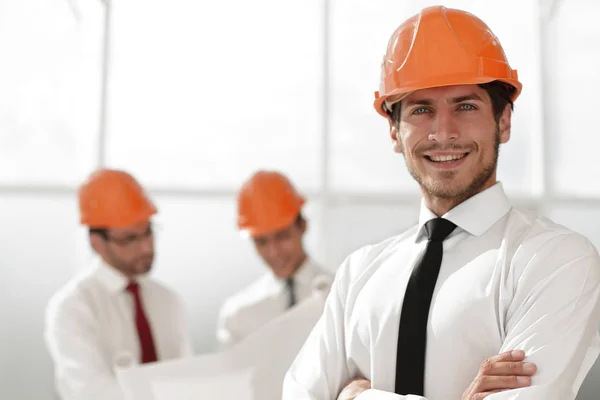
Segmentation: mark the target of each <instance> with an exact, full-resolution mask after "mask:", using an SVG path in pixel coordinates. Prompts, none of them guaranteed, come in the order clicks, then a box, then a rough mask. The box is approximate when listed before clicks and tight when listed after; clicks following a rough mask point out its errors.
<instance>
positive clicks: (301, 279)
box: [270, 256, 317, 287]
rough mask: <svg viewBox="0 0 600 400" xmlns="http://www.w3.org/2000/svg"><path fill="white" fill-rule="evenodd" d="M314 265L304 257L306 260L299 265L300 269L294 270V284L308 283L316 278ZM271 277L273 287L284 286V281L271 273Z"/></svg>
mask: <svg viewBox="0 0 600 400" xmlns="http://www.w3.org/2000/svg"><path fill="white" fill-rule="evenodd" d="M316 271H317V269H316V265H315V263H314V262H313V261H312V260H311V259H310V257H308V256H306V259H305V260H304V262H303V263H302V264H300V267H298V269H297V270H296V273H295V274H294V275H293V278H294V282H296V283H301V284H302V283H307V284H308V283H310V282H312V280H313V279H314V277H315V276H316V274H317V273H316ZM270 275H271V277H272V281H273V282H274V283H275V285H276V286H277V287H279V286H285V283H286V282H285V281H286V280H285V279H280V278H278V277H277V276H276V275H275V274H273V273H271V274H270Z"/></svg>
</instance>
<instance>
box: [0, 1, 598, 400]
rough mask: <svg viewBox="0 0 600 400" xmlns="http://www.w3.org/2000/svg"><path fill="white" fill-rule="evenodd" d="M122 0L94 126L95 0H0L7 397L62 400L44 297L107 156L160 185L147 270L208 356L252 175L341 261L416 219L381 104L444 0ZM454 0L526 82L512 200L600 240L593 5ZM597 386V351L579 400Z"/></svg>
mask: <svg viewBox="0 0 600 400" xmlns="http://www.w3.org/2000/svg"><path fill="white" fill-rule="evenodd" d="M112 3H113V5H114V8H113V12H112V25H111V28H112V31H111V32H112V33H111V38H112V42H111V43H112V47H111V51H110V66H111V68H110V70H109V72H110V74H109V78H110V80H109V85H108V86H107V89H108V91H107V94H108V107H107V113H106V120H105V121H106V127H107V130H106V135H100V134H99V132H98V123H99V118H100V112H99V110H100V99H101V96H100V94H101V91H100V88H101V79H100V78H101V70H100V66H101V63H100V60H101V51H100V49H101V39H102V16H103V13H102V8H101V2H100V1H92V0H69V1H66V0H65V1H64V2H61V1H55V2H49V1H47V0H19V1H14V0H0V52H1V54H2V63H1V65H2V68H0V72H2V73H1V74H0V93H3V95H2V96H0V227H1V228H0V321H2V322H3V324H2V325H3V326H2V329H0V398H2V399H4V398H10V399H36V400H37V399H39V400H50V399H52V398H53V394H52V375H51V372H52V371H51V364H50V360H49V357H48V356H47V354H46V350H45V348H44V345H43V342H42V336H41V335H42V322H43V321H42V316H43V309H44V306H45V303H46V301H47V299H48V298H49V296H50V295H51V294H52V293H53V292H54V291H55V290H56V289H57V288H58V287H59V286H60V285H61V284H63V283H64V282H65V281H66V280H68V279H69V278H70V277H71V276H72V275H73V274H75V273H76V272H77V271H80V270H82V269H83V268H86V264H87V262H88V261H89V259H90V251H89V248H88V244H87V243H86V233H85V230H84V229H83V228H81V227H80V226H79V225H78V223H77V213H76V211H77V208H76V198H75V188H76V185H77V184H78V183H79V182H80V181H81V180H82V179H83V177H84V176H86V175H87V174H88V173H89V172H90V170H91V169H92V168H93V167H94V165H96V163H97V162H98V161H101V162H103V163H104V164H106V165H108V166H111V167H120V168H126V169H128V170H129V171H131V172H132V173H134V174H135V175H136V176H137V177H138V178H139V179H140V180H141V182H142V183H143V184H144V185H145V186H147V187H148V188H149V189H150V193H151V195H152V196H154V198H155V200H156V202H157V205H158V207H159V210H160V213H159V215H158V217H157V222H158V225H159V229H158V235H157V246H158V248H157V260H156V266H155V275H156V277H157V279H160V280H162V281H164V282H166V283H167V284H169V285H170V286H172V287H173V288H175V289H176V290H178V291H179V292H180V293H181V294H182V295H183V297H184V299H185V300H186V303H187V306H188V312H189V316H190V319H191V321H192V329H193V334H194V339H195V347H196V350H197V351H198V352H206V351H211V350H212V349H213V348H214V345H215V338H214V333H215V319H216V312H217V309H218V307H219V305H220V303H221V302H222V301H223V299H224V298H225V297H227V296H228V295H230V294H232V293H233V292H235V291H236V290H238V289H239V288H241V287H242V286H243V285H245V284H246V283H248V282H249V281H250V280H252V279H254V278H255V277H257V276H258V275H259V274H260V273H261V272H262V271H263V266H262V265H261V264H260V262H259V260H258V258H257V256H256V255H255V253H254V251H253V248H252V247H251V245H250V243H248V242H247V241H245V240H243V239H242V238H240V237H239V235H238V233H237V232H236V230H235V203H234V192H235V190H237V188H238V186H239V184H240V183H241V181H242V180H243V179H244V178H246V177H247V176H248V175H249V174H250V173H251V172H252V171H253V170H254V169H256V168H277V169H280V170H282V171H284V172H285V173H287V174H288V175H289V176H290V177H291V179H292V180H293V181H294V182H295V183H297V184H298V185H299V187H300V189H301V191H303V192H305V193H307V194H308V197H309V202H308V205H307V209H306V215H307V217H308V219H309V233H308V235H307V238H306V243H307V247H308V249H309V251H310V252H311V254H312V255H313V256H314V257H315V258H316V259H317V260H319V261H321V262H323V263H325V265H326V266H327V267H328V268H329V269H331V270H332V271H335V269H336V267H337V265H338V264H339V263H340V262H341V260H342V259H343V258H344V257H345V256H346V255H347V254H348V253H349V252H350V251H352V250H354V249H356V248H357V247H359V246H361V245H363V244H366V243H371V242H375V241H378V240H381V239H383V238H385V237H388V236H389V235H392V234H395V233H398V232H400V231H402V230H403V229H405V228H406V227H408V226H410V225H411V224H413V223H414V222H415V221H416V219H417V210H418V206H419V203H418V197H417V191H416V185H415V183H414V182H413V181H412V179H411V178H410V177H409V175H408V174H407V173H406V170H405V168H404V165H403V160H402V159H401V158H400V157H398V156H396V155H394V154H393V153H392V151H391V146H390V144H389V142H388V139H387V133H386V124H387V123H386V122H385V121H384V120H383V119H382V118H381V117H379V116H378V115H377V114H376V113H375V112H374V110H373V109H372V99H373V91H374V90H376V89H377V83H378V78H379V72H378V69H379V66H380V62H381V57H382V55H383V51H384V50H385V45H386V43H387V39H388V37H389V34H390V33H391V32H392V31H393V29H394V28H395V27H396V25H397V24H398V23H399V22H400V21H401V20H403V19H404V18H405V17H407V16H408V15H409V14H411V13H413V12H416V11H417V10H418V9H420V8H421V7H422V6H424V5H429V4H433V3H434V2H431V1H425V0H421V1H418V2H414V1H413V2H399V1H396V0H380V1H376V2H375V1H373V2H366V1H363V0H343V1H342V0H329V1H328V3H327V4H328V5H329V7H328V8H327V9H326V8H325V1H323V0H308V1H307V0H297V1H289V2H281V1H279V0H255V1H253V2H248V1H243V0H235V1H233V0H232V1H229V2H212V3H207V2H189V1H184V0H171V1H169V2H166V1H158V0H155V1H153V2H148V1H142V0H120V1H116V0H114V1H113V2H112ZM539 3H540V4H543V5H548V4H550V3H552V2H545V1H544V2H539ZM446 4H447V5H449V6H458V7H464V8H466V9H468V10H470V11H472V12H474V13H476V14H478V15H480V16H481V17H482V18H483V19H484V20H486V21H487V22H488V24H489V25H490V26H491V27H492V29H493V30H494V31H495V32H496V33H497V35H498V36H499V37H500V39H501V41H502V43H503V45H504V47H505V50H506V52H507V55H508V57H509V59H510V60H511V63H513V64H514V65H515V66H516V67H517V68H518V70H519V76H520V78H521V79H522V80H523V81H524V83H525V85H524V92H523V95H522V96H521V97H520V98H519V100H518V102H517V104H516V112H515V117H514V124H513V125H514V126H513V137H512V139H511V142H510V143H509V144H507V145H505V146H504V147H503V148H502V150H501V156H500V172H499V176H500V179H501V180H502V181H503V182H504V184H505V187H506V189H507V191H508V193H509V195H510V196H511V197H512V198H513V199H514V200H515V202H516V204H517V205H519V206H522V207H527V208H534V209H538V210H540V211H543V212H545V213H546V214H548V215H549V216H550V217H552V218H554V219H555V220H557V221H558V222H561V223H564V224H565V225H567V226H570V227H572V228H573V229H575V230H578V231H580V232H582V233H584V234H586V235H588V236H589V237H590V238H591V240H592V241H593V242H594V243H595V244H596V246H599V247H600V229H598V228H597V225H598V224H597V222H596V221H598V220H600V185H598V184H597V183H596V180H595V178H596V177H597V176H598V174H599V173H600V167H599V166H598V165H600V164H598V163H595V157H594V153H593V152H594V151H595V149H596V148H597V146H596V145H598V144H600V139H598V136H597V135H595V134H594V132H593V127H595V119H596V118H595V115H596V107H595V95H594V94H595V92H597V91H598V90H599V89H600V77H599V75H598V72H597V71H598V70H599V69H600V39H599V38H600V26H599V25H598V24H597V23H596V22H595V21H594V16H595V15H599V13H600V5H599V4H600V3H598V4H597V2H596V3H594V2H592V1H584V0H569V1H563V2H554V4H555V8H554V9H553V14H552V15H551V16H550V15H548V13H547V10H548V9H547V8H545V7H543V8H540V7H539V6H538V1H535V0H520V1H517V0H512V1H503V2H482V1H475V0H472V1H469V0H456V1H448V2H446ZM142 10H143V11H142ZM234 10H235V11H236V12H233V11H234ZM508 21H510V24H508ZM324 38H327V40H326V41H325V40H324ZM325 55H326V56H325ZM590 131H591V132H590ZM101 139H102V140H101ZM32 382H33V384H32ZM599 391H600V362H598V363H597V364H596V367H595V368H594V370H593V371H592V373H591V374H590V375H589V377H588V379H587V380H586V382H585V384H584V387H583V389H582V391H581V393H580V396H579V397H578V399H579V400H588V399H589V400H591V399H596V398H597V397H598V396H597V393H598V392H599Z"/></svg>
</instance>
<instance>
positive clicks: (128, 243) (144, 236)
mask: <svg viewBox="0 0 600 400" xmlns="http://www.w3.org/2000/svg"><path fill="white" fill-rule="evenodd" d="M153 237H154V229H153V227H152V225H149V226H148V229H147V230H146V231H145V232H143V233H140V234H137V235H127V236H125V237H122V238H119V237H114V236H111V235H110V232H108V231H106V233H105V235H104V239H105V240H106V241H107V242H113V243H115V244H116V245H117V246H120V247H135V246H137V245H139V244H140V243H142V242H144V241H145V240H149V239H151V238H153Z"/></svg>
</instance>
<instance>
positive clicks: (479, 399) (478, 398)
mask: <svg viewBox="0 0 600 400" xmlns="http://www.w3.org/2000/svg"><path fill="white" fill-rule="evenodd" d="M498 392H502V390H490V391H488V392H481V393H476V394H474V395H473V397H471V399H470V400H483V399H485V398H486V397H488V396H489V395H492V394H494V393H498Z"/></svg>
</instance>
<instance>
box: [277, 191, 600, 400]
mask: <svg viewBox="0 0 600 400" xmlns="http://www.w3.org/2000/svg"><path fill="white" fill-rule="evenodd" d="M443 217H444V218H446V219H448V220H450V221H452V222H453V223H455V224H456V225H457V226H458V227H457V228H456V229H455V230H454V231H453V232H452V234H451V235H450V236H449V237H448V238H447V239H446V240H445V241H444V244H443V246H444V255H443V261H442V266H441V269H440V274H439V278H438V280H437V285H436V288H435V291H434V295H433V299H432V303H431V309H430V313H429V321H428V328H427V354H426V368H425V392H424V395H425V397H421V396H416V395H407V396H402V395H397V394H394V393H393V392H394V384H395V371H396V348H397V338H398V325H399V321H400V310H401V307H402V302H403V297H404V290H405V288H406V285H407V283H408V279H409V278H410V274H411V271H412V268H413V266H414V265H415V263H416V261H417V260H418V258H419V256H420V255H421V254H422V253H423V252H424V250H425V246H426V243H427V240H426V233H425V232H424V229H423V225H424V224H425V222H427V221H428V220H430V219H432V218H435V215H434V214H433V213H432V212H431V211H429V210H428V209H427V208H426V207H425V206H424V205H423V204H422V205H421V215H420V218H419V223H418V225H417V226H415V227H413V228H411V229H409V230H408V231H406V232H404V233H403V234H401V235H399V236H396V237H393V238H390V239H388V240H386V241H384V242H381V243H379V244H377V245H371V246H366V247H364V248H362V249H359V250H358V251H356V252H354V253H353V254H351V255H350V256H349V257H348V258H347V259H346V260H345V261H344V263H343V264H342V266H341V267H340V269H339V271H338V274H337V276H336V279H335V282H334V284H333V287H332V289H331V292H330V295H329V297H328V299H327V304H326V306H325V310H324V313H323V315H322V317H321V319H320V321H319V322H318V323H317V325H316V326H315V328H314V330H313V331H312V333H311V334H310V336H309V338H308V339H307V341H306V343H305V344H304V347H303V349H302V350H301V351H300V353H299V354H298V356H297V358H296V360H295V362H294V364H293V365H292V367H291V368H290V370H289V371H288V374H287V375H286V379H285V383H284V395H283V399H284V400H308V399H310V400H334V399H335V398H336V396H337V395H338V393H339V391H340V390H341V389H342V388H343V386H344V385H345V384H346V383H347V381H349V380H350V379H352V378H355V377H365V378H367V379H369V380H370V381H371V383H372V387H373V389H370V390H367V391H365V392H363V393H362V394H360V395H359V396H358V397H357V400H369V399H371V400H377V399H378V400H384V399H389V400H401V399H403V400H416V399H424V398H426V399H428V400H459V399H460V398H461V396H462V394H463V392H464V391H465V390H466V389H467V387H468V386H469V385H470V384H471V382H472V381H473V379H474V378H475V376H476V374H477V373H478V370H479V366H480V364H481V363H482V362H483V361H484V360H485V359H486V358H488V357H490V356H493V355H495V354H498V353H501V352H504V351H508V350H513V349H522V350H524V351H525V353H526V360H527V361H530V362H533V363H535V364H537V367H538V370H537V372H536V373H535V375H534V376H533V377H532V385H531V386H530V387H528V388H521V389H517V390H507V391H504V392H499V393H496V394H493V395H491V396H488V397H487V398H486V399H488V400H509V399H510V400H525V399H527V400H532V399H536V400H537V399H540V400H542V399H543V400H554V399H556V400H571V399H574V398H575V396H576V393H577V391H578V390H579V387H580V386H581V383H582V381H583V379H584V378H585V376H586V374H587V373H588V371H589V370H590V368H591V367H592V365H593V364H594V361H595V360H596V358H597V356H598V354H599V343H600V342H599V339H598V323H599V322H600V303H599V297H600V258H599V256H598V253H597V251H596V249H595V248H594V247H593V245H592V244H591V243H590V242H589V241H588V240H587V239H586V238H585V237H583V236H581V235H579V234H577V233H574V232H572V231H570V230H569V229H567V228H565V227H563V226H561V225H558V224H555V223H553V222H552V221H549V220H548V219H546V218H541V217H534V216H530V215H527V214H525V213H523V212H520V211H517V210H515V209H514V208H512V207H511V206H510V204H509V202H508V199H507V198H506V196H505V194H504V191H503V188H502V186H501V184H500V183H497V184H496V185H494V186H493V187H491V188H489V189H487V190H485V191H483V192H481V193H479V194H477V195H476V196H474V197H472V198H470V199H468V200H467V201H465V202H463V203H462V204H460V205H458V206H457V207H455V208H453V209H452V210H450V211H449V212H448V213H447V214H445V215H444V216H443Z"/></svg>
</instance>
